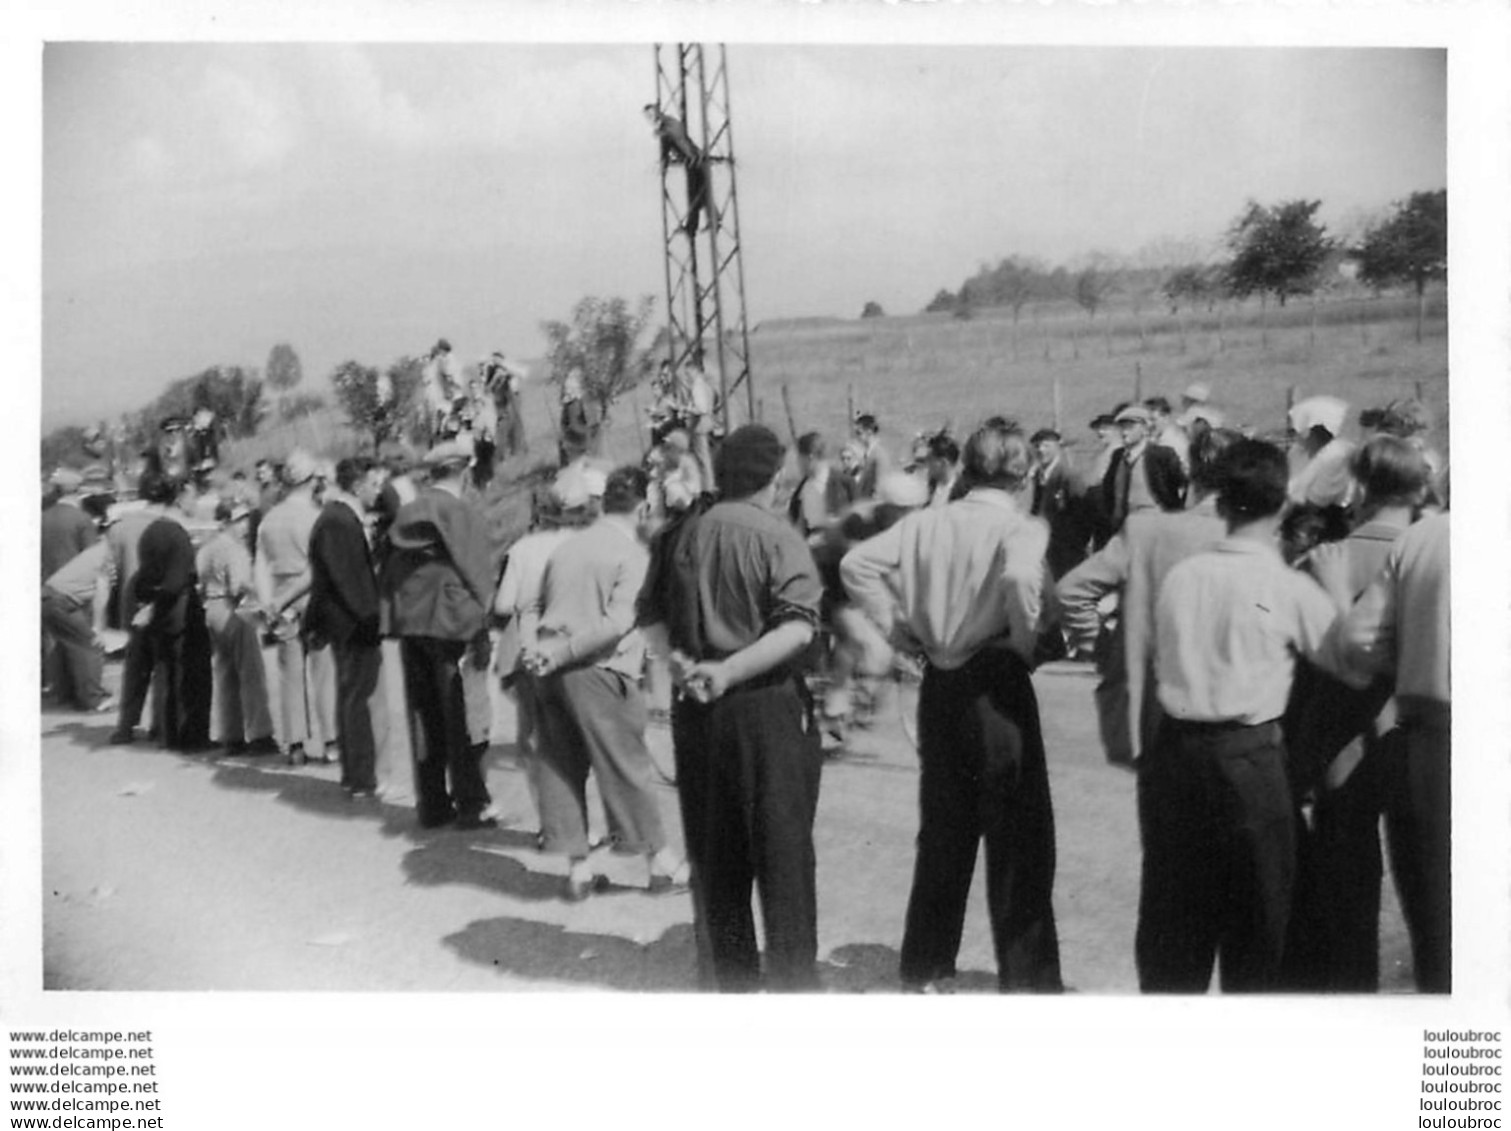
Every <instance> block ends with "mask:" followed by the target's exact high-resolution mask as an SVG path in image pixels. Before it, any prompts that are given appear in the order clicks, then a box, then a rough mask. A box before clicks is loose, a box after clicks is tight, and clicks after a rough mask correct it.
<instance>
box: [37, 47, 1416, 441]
mask: <svg viewBox="0 0 1511 1131" xmlns="http://www.w3.org/2000/svg"><path fill="white" fill-rule="evenodd" d="M728 58H729V68H730V84H731V101H732V105H733V108H734V113H735V142H736V147H737V154H738V157H739V161H740V186H739V190H740V209H741V221H742V225H743V229H744V230H743V233H742V234H743V236H744V245H745V249H746V268H747V283H748V286H747V292H748V295H749V301H750V304H751V315H752V318H753V319H754V320H760V319H761V318H768V317H777V316H785V315H797V314H805V313H838V314H851V313H854V312H856V311H858V310H859V308H860V305H861V303H862V302H863V301H865V300H868V299H876V300H878V301H880V302H881V303H882V305H883V306H884V307H885V308H886V309H888V310H896V311H903V310H908V309H917V308H919V307H921V306H922V305H923V303H925V302H927V301H928V299H929V298H930V297H931V296H932V295H933V293H934V292H935V291H936V290H937V289H938V288H939V287H942V286H948V287H954V286H956V285H958V283H959V281H960V280H961V278H963V277H964V276H965V275H967V274H969V273H970V271H972V270H973V269H974V268H975V267H976V265H977V264H978V263H980V262H982V261H992V260H995V259H997V258H999V257H1001V256H1004V255H1008V254H1015V253H1026V254H1031V255H1037V256H1040V257H1043V258H1046V259H1050V260H1065V259H1069V258H1071V257H1074V256H1077V255H1082V254H1085V253H1087V252H1089V251H1092V250H1096V249H1105V250H1110V251H1117V252H1125V253H1126V252H1131V251H1134V250H1135V249H1137V248H1139V247H1140V246H1142V245H1144V244H1147V243H1149V242H1150V241H1153V240H1157V239H1160V238H1163V237H1175V238H1191V239H1196V240H1205V241H1210V240H1212V239H1214V238H1215V237H1217V236H1218V235H1220V233H1221V231H1222V230H1223V228H1224V227H1225V226H1226V224H1227V223H1228V221H1229V220H1231V218H1232V217H1233V216H1234V215H1235V214H1236V212H1237V211H1238V210H1239V209H1240V208H1241V207H1242V205H1243V203H1244V201H1245V200H1246V199H1247V198H1249V197H1254V198H1257V199H1260V200H1275V199H1282V198H1286V197H1291V196H1307V197H1309V198H1321V199H1322V200H1323V201H1324V213H1323V214H1324V217H1325V218H1326V219H1328V221H1329V222H1332V221H1334V220H1337V219H1338V218H1340V217H1344V216H1347V215H1349V214H1350V213H1354V214H1356V213H1357V212H1358V211H1359V210H1360V209H1368V208H1378V207H1380V206H1383V205H1386V204H1388V203H1389V202H1390V201H1391V200H1393V199H1398V198H1400V197H1402V196H1404V195H1406V194H1407V193H1409V192H1411V191H1413V190H1416V189H1424V188H1434V187H1439V186H1441V185H1442V184H1444V183H1445V179H1446V107H1445V85H1446V82H1445V62H1444V53H1443V52H1441V51H1420V50H1418V51H1410V50H1376V49H1331V50H1310V49H1242V48H1229V49H1178V48H1141V49H1126V48H1011V47H862V46H813V45H799V46H790V47H778V46H754V45H735V46H732V47H730V49H729V53H728ZM710 61H712V60H710ZM43 77H44V137H43V142H44V170H43V172H44V199H45V209H44V222H43V227H44V232H43V235H44V284H45V290H44V346H45V350H44V370H45V376H46V380H45V385H44V403H45V407H47V408H48V409H49V410H50V411H55V412H61V411H65V409H66V408H67V406H69V405H71V404H77V403H84V402H81V401H80V399H79V398H80V397H81V396H82V395H83V394H84V393H86V392H88V391H89V389H90V386H89V385H88V384H87V383H81V382H80V378H79V375H81V374H85V375H87V374H91V373H97V372H98V371H99V368H100V366H101V365H102V364H106V363H107V362H106V359H108V364H110V365H111V366H113V367H114V370H115V372H116V374H117V378H118V387H119V390H120V391H119V393H118V396H119V397H120V398H121V403H120V404H119V405H113V406H111V409H112V410H114V409H117V408H124V407H129V406H131V405H134V404H138V403H140V402H141V401H143V400H144V399H146V398H147V397H148V396H150V395H151V393H152V391H153V390H155V389H156V388H159V387H160V386H161V385H162V384H163V383H164V382H166V381H168V380H171V379H173V378H174V377H178V376H182V375H184V374H185V373H192V372H195V371H197V370H198V369H201V368H203V367H204V366H205V365H208V364H213V363H217V362H231V363H241V364H251V365H257V364H260V363H261V361H262V359H263V358H264V357H265V356H266V351H267V348H268V347H269V346H270V345H271V344H272V343H273V342H274V341H278V340H283V339H286V338H291V337H294V336H295V335H296V334H297V335H298V340H296V341H295V345H296V348H299V349H300V351H301V353H302V354H303V355H304V358H305V362H306V370H307V372H310V373H312V374H313V373H323V372H325V371H327V370H328V369H329V367H330V366H332V365H334V364H335V363H336V362H337V361H339V360H341V359H342V358H343V357H345V356H361V357H364V358H367V359H369V360H384V359H386V357H388V356H391V354H392V353H394V352H398V351H399V350H401V349H406V348H413V347H414V346H415V345H416V343H417V342H419V341H422V340H423V339H424V338H426V337H430V338H433V337H434V336H435V334H436V333H438V332H441V331H442V330H445V331H446V332H448V333H449V335H450V336H452V337H453V338H454V339H461V340H462V341H463V342H465V343H466V345H465V346H464V348H466V349H471V348H472V347H473V346H475V347H476V350H475V352H486V350H487V349H490V348H495V347H498V346H505V347H507V348H509V349H510V351H511V352H516V353H518V352H529V351H531V350H533V349H536V348H539V331H538V325H539V322H540V321H541V320H542V319H546V318H555V317H560V316H561V315H562V314H563V313H564V312H565V310H567V309H569V308H570V306H571V304H572V303H573V302H574V301H575V300H576V299H577V298H578V297H581V296H582V295H584V294H625V295H637V294H643V293H653V294H654V293H658V292H659V291H660V290H661V285H662V275H661V263H660V258H659V255H660V252H659V242H660V220H659V214H658V212H657V195H656V192H657V190H656V187H655V186H656V155H655V147H654V143H653V141H652V139H651V136H650V133H649V131H648V129H647V127H646V124H645V122H644V120H643V118H642V117H641V115H640V106H641V104H642V103H644V102H646V101H649V100H650V98H651V97H652V94H653V90H654V88H653V86H652V79H653V71H652V67H651V49H650V47H649V46H648V45H636V46H615V45H607V46H562V45H543V44H533V45H532V44H512V45H433V46H432V45H409V44H361V45H358V44H340V45H333V44H320V45H312V44H304V45H261V44H259V45H245V46H242V45H229V44H215V45H202V44H164V45H147V44H64V45H58V46H49V47H48V48H47V49H46V52H45V55H44V71H43ZM65 309H66V311H67V315H66V316H64V315H62V314H60V313H59V312H61V311H64V310H65ZM170 312H171V313H170ZM55 314H57V315H58V316H57V317H54V316H53V315H55ZM164 321H167V322H169V323H170V325H166V326H165V325H162V324H160V323H162V322H164ZM87 403H90V404H91V405H93V404H94V400H93V399H90V400H88V402H87Z"/></svg>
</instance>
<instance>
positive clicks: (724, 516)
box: [636, 500, 820, 660]
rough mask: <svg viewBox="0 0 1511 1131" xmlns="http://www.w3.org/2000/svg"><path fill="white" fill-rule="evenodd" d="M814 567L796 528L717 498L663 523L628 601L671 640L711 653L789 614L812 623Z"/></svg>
mask: <svg viewBox="0 0 1511 1131" xmlns="http://www.w3.org/2000/svg"><path fill="white" fill-rule="evenodd" d="M819 596H820V586H819V578H818V567H817V566H816V565H814V562H813V555H812V554H811V553H809V551H808V546H807V544H806V543H805V542H804V541H803V538H802V536H801V535H799V534H798V532H797V531H796V530H795V529H794V528H793V527H792V526H791V525H790V524H788V523H787V522H786V521H784V520H783V519H782V518H781V517H780V516H779V515H777V514H774V513H773V512H771V511H769V510H766V509H764V508H762V507H759V506H757V505H756V504H754V503H752V502H749V501H743V500H742V501H733V502H721V503H717V504H715V505H714V506H712V507H710V508H709V509H708V510H707V511H706V512H704V513H703V514H700V515H697V516H695V517H692V518H690V519H688V520H687V521H686V522H685V523H681V524H678V525H676V526H673V527H670V528H668V530H667V531H666V532H665V533H664V534H663V535H662V538H661V540H660V541H659V542H658V545H657V547H656V549H655V552H653V554H652V557H651V566H650V572H649V574H648V575H647V577H646V581H645V585H644V587H643V588H642V589H641V592H640V599H639V601H638V602H637V605H636V613H637V616H636V619H637V621H638V623H640V624H658V623H664V624H665V625H666V626H667V629H668V632H669V635H670V638H671V644H672V647H674V648H677V649H680V650H681V651H683V652H686V653H687V654H688V655H690V656H692V657H693V658H694V659H696V660H717V659H723V658H724V657H726V656H730V655H733V654H734V653H735V652H738V651H740V650H741V649H742V648H746V647H748V646H749V645H751V644H753V643H755V641H756V640H758V639H760V637H762V636H764V635H765V634H766V633H767V632H769V631H771V630H772V629H773V628H775V627H776V626H777V625H779V624H782V623H783V622H785V621H789V620H802V621H806V622H807V623H809V624H817V623H818V606H819Z"/></svg>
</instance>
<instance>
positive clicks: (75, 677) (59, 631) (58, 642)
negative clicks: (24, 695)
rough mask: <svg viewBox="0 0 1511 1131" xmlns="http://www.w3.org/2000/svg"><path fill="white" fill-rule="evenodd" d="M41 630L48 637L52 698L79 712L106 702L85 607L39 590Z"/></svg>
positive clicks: (100, 660) (90, 619) (102, 660)
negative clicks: (51, 650) (51, 651)
mask: <svg viewBox="0 0 1511 1131" xmlns="http://www.w3.org/2000/svg"><path fill="white" fill-rule="evenodd" d="M42 630H43V631H44V632H46V633H48V634H50V635H51V637H52V641H53V654H52V671H53V673H54V674H53V677H52V681H51V682H52V688H53V692H54V694H56V695H57V696H58V697H59V698H61V699H63V700H65V701H66V702H69V703H72V704H73V705H74V706H75V707H78V708H79V709H80V710H83V711H92V710H94V709H95V708H96V707H98V706H99V705H100V704H101V703H103V702H104V701H105V700H106V699H107V698H108V696H107V694H106V692H105V685H104V682H103V676H104V669H105V657H104V656H103V655H102V654H101V653H100V649H99V646H98V645H97V644H95V642H94V622H93V617H92V615H91V611H90V609H89V606H87V605H81V604H79V603H78V602H77V601H75V600H73V599H71V598H69V597H65V596H64V595H63V594H61V593H59V592H57V591H56V590H53V589H48V588H46V587H44V588H43V590H42Z"/></svg>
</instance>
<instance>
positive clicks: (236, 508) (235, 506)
mask: <svg viewBox="0 0 1511 1131" xmlns="http://www.w3.org/2000/svg"><path fill="white" fill-rule="evenodd" d="M251 513H252V508H251V507H249V506H247V505H246V504H245V503H238V502H237V501H236V500H235V499H221V500H220V502H218V503H216V504H215V521H216V522H240V521H241V520H242V519H244V518H246V517H248V516H249V515H250V514H251Z"/></svg>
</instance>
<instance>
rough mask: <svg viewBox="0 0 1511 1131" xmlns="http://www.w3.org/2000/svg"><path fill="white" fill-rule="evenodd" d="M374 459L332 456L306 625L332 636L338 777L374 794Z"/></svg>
mask: <svg viewBox="0 0 1511 1131" xmlns="http://www.w3.org/2000/svg"><path fill="white" fill-rule="evenodd" d="M382 486H383V481H382V473H381V472H380V471H378V470H377V469H376V468H375V466H374V464H373V462H372V460H369V459H365V458H361V457H358V458H351V459H343V460H342V461H341V462H340V463H338V464H336V482H335V484H334V487H335V489H334V490H332V489H330V488H327V489H326V493H325V506H324V508H322V510H321V512H320V517H319V518H317V519H316V520H315V526H314V529H313V530H311V532H310V603H309V608H308V609H307V610H306V612H305V621H304V623H305V628H306V630H307V631H309V632H310V633H311V634H313V635H315V636H318V637H321V638H323V639H325V640H328V641H330V644H331V651H332V653H333V655H334V656H335V660H336V713H337V726H338V727H339V728H340V732H341V785H342V788H344V789H345V790H346V791H347V792H348V793H349V794H350V795H351V796H352V798H353V799H357V798H373V797H376V796H377V789H378V780H377V770H376V765H377V750H376V747H375V745H374V741H373V726H372V716H371V714H370V707H369V701H370V700H371V699H372V695H373V692H374V691H376V690H377V687H378V665H379V660H380V657H381V655H382V652H381V650H380V644H381V641H380V637H379V635H378V582H377V577H376V575H375V574H374V572H373V556H372V550H371V549H370V548H369V547H368V544H367V532H366V531H365V530H364V529H363V526H362V518H363V515H364V514H366V512H367V510H368V508H369V507H371V506H372V505H373V503H374V502H375V501H376V499H377V497H378V492H379V491H380V490H382Z"/></svg>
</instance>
